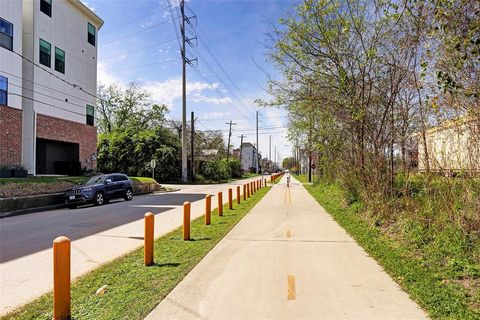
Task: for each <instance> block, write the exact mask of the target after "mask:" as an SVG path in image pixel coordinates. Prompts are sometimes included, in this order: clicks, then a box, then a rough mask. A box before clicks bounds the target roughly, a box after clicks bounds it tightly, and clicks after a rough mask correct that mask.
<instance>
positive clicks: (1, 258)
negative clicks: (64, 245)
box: [0, 186, 206, 263]
mask: <svg viewBox="0 0 480 320" xmlns="http://www.w3.org/2000/svg"><path fill="white" fill-rule="evenodd" d="M189 187H191V186H189ZM205 195H206V194H205V193H164V194H161V195H158V196H155V197H151V196H148V195H146V196H137V197H134V199H133V200H132V201H125V200H123V199H121V200H112V201H111V202H110V203H108V204H106V205H103V206H99V207H97V206H93V205H87V206H83V207H78V208H77V209H60V210H52V211H44V212H37V213H31V214H26V215H20V216H14V217H8V218H3V219H2V220H0V263H3V262H6V261H9V260H12V259H16V258H19V257H23V256H25V255H27V254H31V253H35V252H37V251H40V250H43V249H46V248H50V247H51V246H52V241H53V239H55V238H56V237H57V236H58V235H68V237H69V238H70V240H72V241H73V240H78V239H80V238H83V237H86V236H90V235H93V234H97V233H99V232H102V231H104V230H108V229H111V228H114V227H117V226H120V225H123V224H126V223H129V222H132V221H135V220H138V219H142V218H143V216H144V214H145V207H148V206H149V205H158V206H161V207H159V208H156V210H155V214H156V215H159V214H162V213H163V212H165V211H168V210H170V209H173V206H180V205H182V204H183V202H185V201H190V202H194V201H198V200H200V199H203V198H205ZM135 205H141V206H139V207H135ZM141 239H143V238H141Z"/></svg>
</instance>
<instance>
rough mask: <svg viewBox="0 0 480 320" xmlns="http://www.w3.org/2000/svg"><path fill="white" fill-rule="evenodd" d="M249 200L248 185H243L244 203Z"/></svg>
mask: <svg viewBox="0 0 480 320" xmlns="http://www.w3.org/2000/svg"><path fill="white" fill-rule="evenodd" d="M245 200H247V185H246V184H244V185H243V201H245Z"/></svg>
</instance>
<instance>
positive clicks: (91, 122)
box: [85, 104, 95, 126]
mask: <svg viewBox="0 0 480 320" xmlns="http://www.w3.org/2000/svg"><path fill="white" fill-rule="evenodd" d="M89 108H91V110H92V114H89V112H88V111H89ZM85 116H86V119H85V121H86V124H87V125H89V126H95V107H94V106H92V105H90V104H87V107H86V112H85Z"/></svg>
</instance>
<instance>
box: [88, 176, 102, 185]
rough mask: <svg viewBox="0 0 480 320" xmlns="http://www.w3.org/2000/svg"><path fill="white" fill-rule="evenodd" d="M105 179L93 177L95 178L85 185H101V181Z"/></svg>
mask: <svg viewBox="0 0 480 320" xmlns="http://www.w3.org/2000/svg"><path fill="white" fill-rule="evenodd" d="M104 179H105V176H95V177H91V178H90V180H88V181H87V183H85V184H86V185H89V184H98V183H103V180H104Z"/></svg>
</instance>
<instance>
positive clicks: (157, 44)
mask: <svg viewBox="0 0 480 320" xmlns="http://www.w3.org/2000/svg"><path fill="white" fill-rule="evenodd" d="M175 40H177V38H173V39H169V40H165V41H162V42H158V43H154V44H151V45H148V46H144V47H140V48H133V49H128V51H127V52H122V53H117V54H114V55H110V56H107V57H102V59H110V58H115V57H118V56H121V55H124V54H127V53H128V54H131V53H132V52H136V51H141V50H143V49H147V48H151V47H155V46H159V45H162V44H165V43H169V42H172V41H175Z"/></svg>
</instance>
